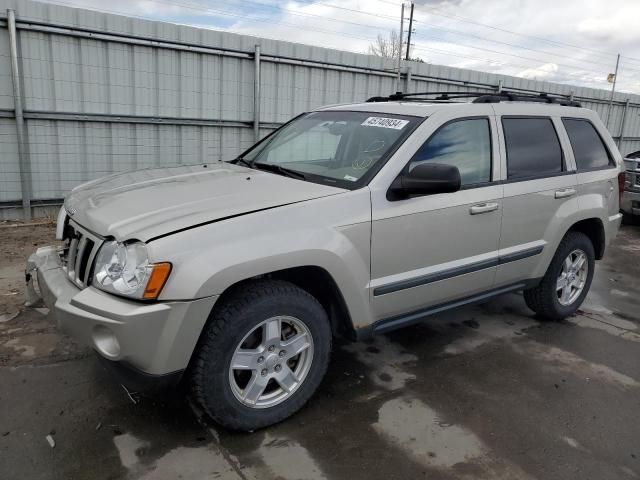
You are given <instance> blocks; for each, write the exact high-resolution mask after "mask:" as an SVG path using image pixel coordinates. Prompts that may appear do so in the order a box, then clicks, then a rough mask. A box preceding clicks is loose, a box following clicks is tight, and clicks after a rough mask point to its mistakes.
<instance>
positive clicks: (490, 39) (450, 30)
mask: <svg viewBox="0 0 640 480" xmlns="http://www.w3.org/2000/svg"><path fill="white" fill-rule="evenodd" d="M416 22H418V20H416ZM419 23H420V24H422V25H427V26H428V27H429V28H430V29H434V30H440V31H443V32H447V33H452V34H454V35H461V36H465V37H471V38H477V39H478V40H484V41H487V42H491V43H497V44H499V45H505V46H508V47H512V48H519V49H522V50H529V51H532V52H537V53H542V54H544V55H552V56H556V57H563V56H566V55H563V54H562V53H554V52H549V51H546V50H538V49H536V48H531V47H525V46H524V45H516V44H513V43H509V42H503V41H500V40H494V39H492V38H488V37H484V36H482V35H476V34H473V33H467V32H463V31H461V30H456V29H451V28H444V27H441V26H439V25H433V24H430V23H426V22H423V21H419ZM574 60H578V59H574ZM578 61H580V62H585V63H590V64H593V65H602V66H606V67H611V65H610V64H608V63H606V64H605V63H600V62H592V61H589V60H578Z"/></svg>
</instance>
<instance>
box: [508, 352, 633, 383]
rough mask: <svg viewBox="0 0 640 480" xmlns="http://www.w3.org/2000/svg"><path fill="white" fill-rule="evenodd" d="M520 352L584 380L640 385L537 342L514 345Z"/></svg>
mask: <svg viewBox="0 0 640 480" xmlns="http://www.w3.org/2000/svg"><path fill="white" fill-rule="evenodd" d="M514 348H515V349H516V350H517V351H520V353H521V354H523V355H527V356H531V357H533V358H537V359H539V360H541V361H544V362H547V363H549V364H551V365H552V366H553V368H555V369H558V370H560V371H563V372H568V373H572V374H574V375H577V376H578V377H582V378H584V379H585V380H586V381H591V380H600V381H604V382H607V383H610V384H613V385H618V386H621V387H626V388H629V387H640V382H638V381H637V380H635V379H633V378H631V377H629V376H627V375H625V374H623V373H620V372H618V371H616V370H614V369H612V368H610V367H607V366H606V365H601V364H599V363H592V362H588V361H587V360H585V359H583V358H582V357H579V356H577V355H575V354H573V353H570V352H567V351H566V350H562V349H560V348H557V347H549V346H546V345H542V344H540V343H537V342H527V343H526V344H520V345H514Z"/></svg>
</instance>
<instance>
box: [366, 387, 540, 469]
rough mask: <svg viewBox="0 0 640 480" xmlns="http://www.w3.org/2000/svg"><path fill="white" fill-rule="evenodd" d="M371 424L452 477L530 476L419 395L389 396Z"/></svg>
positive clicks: (417, 457) (421, 461) (395, 443)
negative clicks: (444, 415) (442, 416)
mask: <svg viewBox="0 0 640 480" xmlns="http://www.w3.org/2000/svg"><path fill="white" fill-rule="evenodd" d="M373 428H374V430H375V431H376V432H377V433H378V434H379V435H381V436H382V437H383V438H385V439H386V440H387V441H389V442H391V443H393V444H394V445H396V446H397V447H399V448H400V449H402V450H403V451H405V452H407V453H408V454H409V455H410V456H411V457H412V458H413V459H414V460H415V461H417V462H419V463H421V464H422V465H425V466H429V467H434V468H438V469H441V470H443V471H447V472H452V473H454V475H455V478H461V479H469V480H471V479H478V478H486V479H504V480H506V479H513V478H518V479H528V478H529V476H528V475H527V474H526V473H525V472H524V471H523V470H522V469H520V467H518V466H517V465H512V464H509V463H506V462H504V461H503V460H500V459H498V458H496V457H495V456H494V455H493V454H492V453H491V452H490V450H489V449H488V448H487V447H486V446H485V445H484V444H483V442H482V440H481V439H480V438H479V437H478V436H477V435H475V434H474V433H473V432H471V431H470V430H467V429H466V428H464V427H462V426H460V425H455V424H451V423H448V422H446V421H445V420H444V419H442V418H441V417H440V416H439V415H438V413H437V412H436V411H435V410H433V409H432V408H430V407H429V406H428V405H426V404H424V403H423V402H422V401H420V400H418V399H403V398H395V399H393V400H389V401H388V402H386V403H385V404H383V405H382V407H381V408H380V410H379V411H378V422H377V423H374V424H373Z"/></svg>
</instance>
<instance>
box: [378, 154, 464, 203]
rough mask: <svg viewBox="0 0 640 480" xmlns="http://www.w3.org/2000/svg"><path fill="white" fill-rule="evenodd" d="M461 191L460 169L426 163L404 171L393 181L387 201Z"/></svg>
mask: <svg viewBox="0 0 640 480" xmlns="http://www.w3.org/2000/svg"><path fill="white" fill-rule="evenodd" d="M458 190H460V171H459V170H458V167H455V166H453V165H446V164H444V163H429V162H424V163H420V164H418V165H416V166H415V167H413V168H412V169H411V170H410V171H409V170H406V169H405V170H403V171H402V173H400V175H398V177H397V178H396V179H395V180H394V181H393V183H392V184H391V186H390V187H389V191H388V193H387V199H389V200H400V199H403V198H407V197H409V196H411V195H431V194H434V193H450V192H456V191H458Z"/></svg>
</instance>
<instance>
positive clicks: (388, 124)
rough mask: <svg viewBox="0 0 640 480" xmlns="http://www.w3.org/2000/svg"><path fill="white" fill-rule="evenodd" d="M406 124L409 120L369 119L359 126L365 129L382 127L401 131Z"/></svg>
mask: <svg viewBox="0 0 640 480" xmlns="http://www.w3.org/2000/svg"><path fill="white" fill-rule="evenodd" d="M407 123H409V120H400V119H399V118H389V117H369V118H367V119H366V120H365V121H364V122H362V123H361V125H364V126H366V127H382V128H393V129H394V130H402V129H403V128H404V126H405V125H406V124H407Z"/></svg>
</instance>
